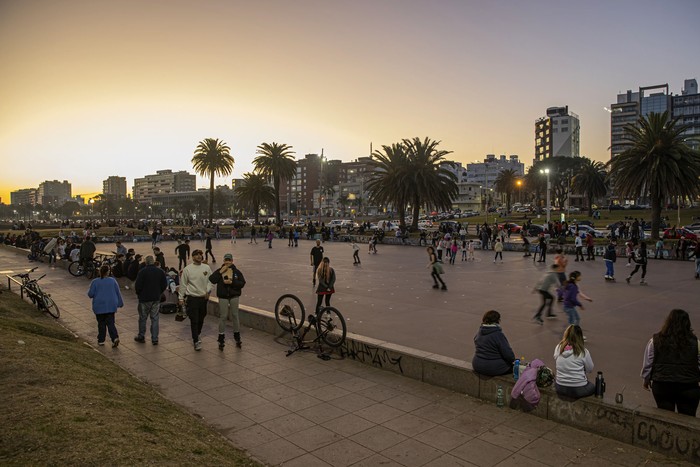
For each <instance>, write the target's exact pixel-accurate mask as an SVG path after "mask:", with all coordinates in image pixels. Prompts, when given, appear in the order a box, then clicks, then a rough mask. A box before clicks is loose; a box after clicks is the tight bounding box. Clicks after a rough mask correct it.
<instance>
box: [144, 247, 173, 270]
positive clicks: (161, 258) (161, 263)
mask: <svg viewBox="0 0 700 467" xmlns="http://www.w3.org/2000/svg"><path fill="white" fill-rule="evenodd" d="M153 254H154V255H155V261H158V265H159V266H160V268H161V269H162V270H163V271H167V270H168V268H167V267H165V255H164V254H163V252H162V251H160V248H158V247H155V248H154V249H153ZM146 264H148V263H146Z"/></svg>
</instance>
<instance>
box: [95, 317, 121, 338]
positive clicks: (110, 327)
mask: <svg viewBox="0 0 700 467" xmlns="http://www.w3.org/2000/svg"><path fill="white" fill-rule="evenodd" d="M95 318H97V342H104V341H105V338H106V337H107V332H108V331H109V338H110V339H112V342H114V339H116V338H117V337H119V333H118V332H117V326H115V324H114V313H100V314H97V315H95Z"/></svg>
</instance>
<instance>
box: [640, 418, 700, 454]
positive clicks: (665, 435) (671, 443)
mask: <svg viewBox="0 0 700 467" xmlns="http://www.w3.org/2000/svg"><path fill="white" fill-rule="evenodd" d="M688 434H690V435H691V436H689V437H684V436H682V434H681V433H679V431H678V430H674V432H671V431H670V430H668V429H667V428H665V427H664V426H663V425H661V426H656V425H655V424H654V423H653V422H639V424H638V425H637V433H636V438H637V440H638V442H642V443H645V444H648V445H649V446H650V447H652V448H654V449H655V450H657V451H661V452H667V453H669V454H670V455H675V456H681V457H684V458H686V459H688V460H690V461H691V462H693V463H698V462H699V461H700V441H699V440H698V439H697V438H696V437H692V434H691V433H688ZM635 444H636V443H635Z"/></svg>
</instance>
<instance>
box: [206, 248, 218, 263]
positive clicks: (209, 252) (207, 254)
mask: <svg viewBox="0 0 700 467" xmlns="http://www.w3.org/2000/svg"><path fill="white" fill-rule="evenodd" d="M209 255H211V260H212V262H214V263H216V258H214V253H212V252H211V250H207V251H206V252H205V253H204V259H206V260H207V261H208V260H209Z"/></svg>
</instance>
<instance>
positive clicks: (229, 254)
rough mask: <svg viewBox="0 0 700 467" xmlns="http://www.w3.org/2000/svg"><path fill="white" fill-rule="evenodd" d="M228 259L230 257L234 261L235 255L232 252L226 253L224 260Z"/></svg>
mask: <svg viewBox="0 0 700 467" xmlns="http://www.w3.org/2000/svg"><path fill="white" fill-rule="evenodd" d="M227 259H230V260H231V261H233V255H232V254H231V253H226V254H225V255H224V260H227Z"/></svg>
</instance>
